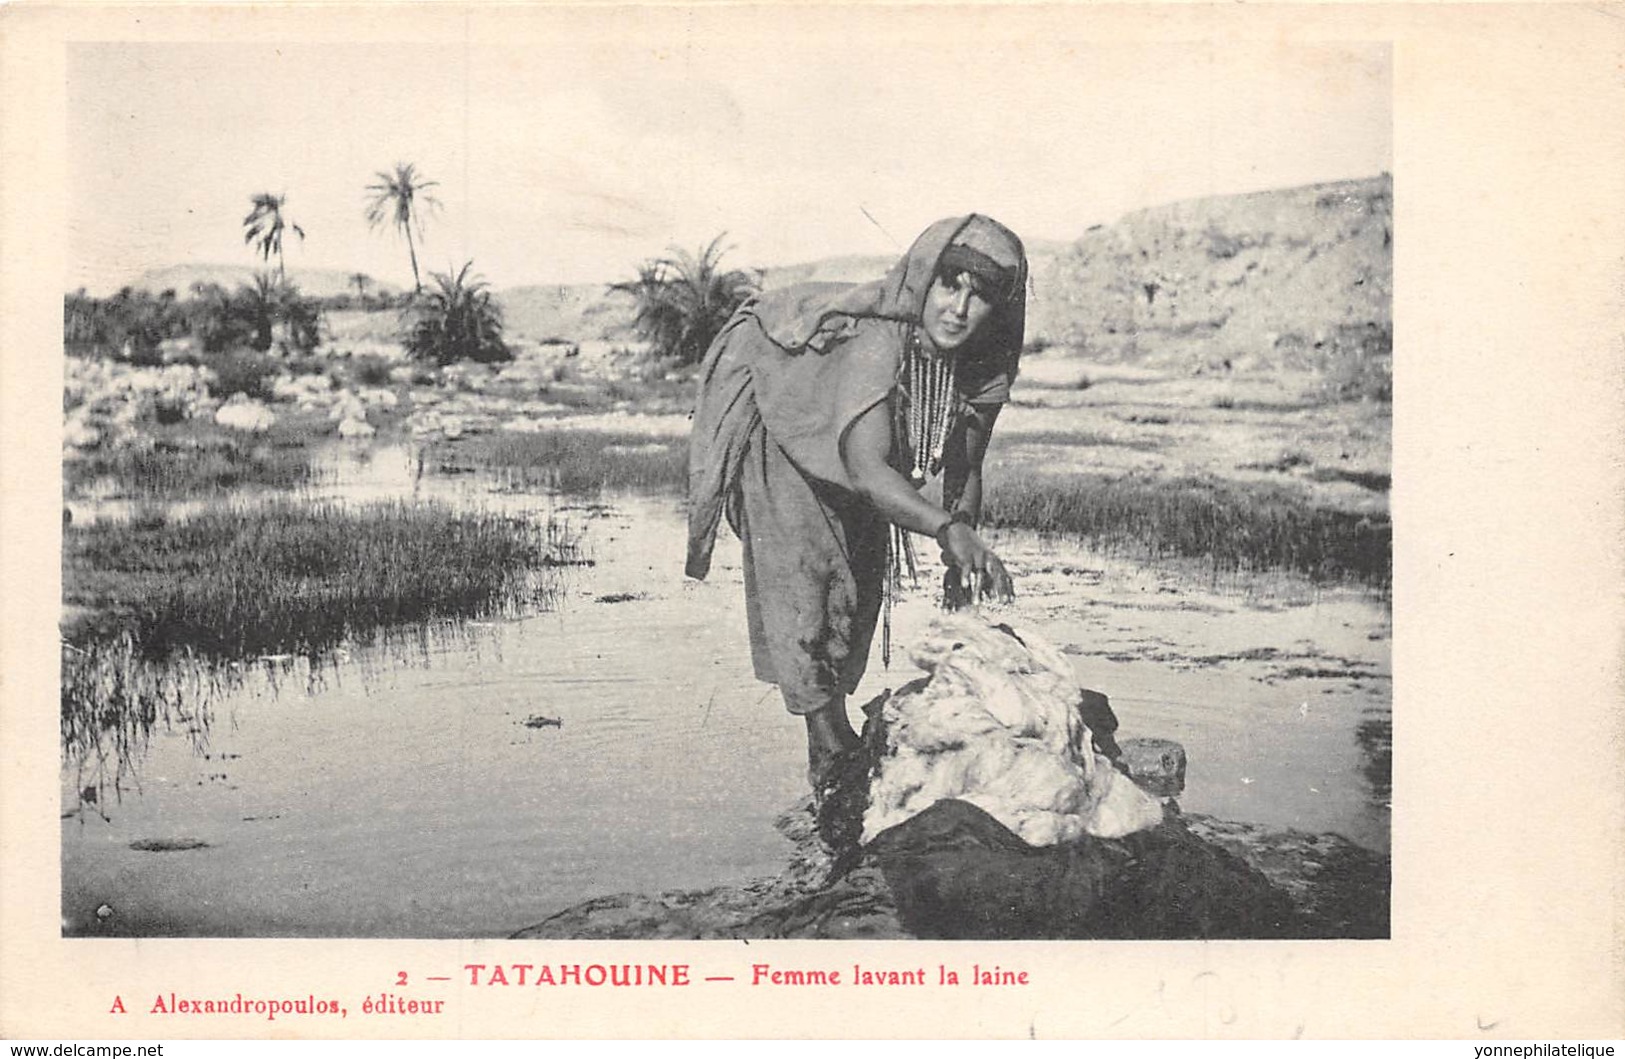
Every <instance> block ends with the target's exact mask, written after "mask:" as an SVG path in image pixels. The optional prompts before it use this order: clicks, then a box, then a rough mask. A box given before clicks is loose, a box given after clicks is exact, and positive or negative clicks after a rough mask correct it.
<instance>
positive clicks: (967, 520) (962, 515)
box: [934, 511, 976, 551]
mask: <svg viewBox="0 0 1625 1059" xmlns="http://www.w3.org/2000/svg"><path fill="white" fill-rule="evenodd" d="M955 522H962V523H964V524H965V525H966V526H970V528H971V529H975V528H976V527H975V526H974V525H972V524H971V517H970V512H968V511H955V512H954V513H953V514H951V515H949V516H948V517H947V519H946V520H944V521H943V523H942V525H940V526H938V527H937V532H936V533H935V534H934V536H935V537H936V538H937V543H938V544H939V545H941V546H942V550H943V551H947V550H948V531H949V530H950V529H952V528H953V524H954V523H955Z"/></svg>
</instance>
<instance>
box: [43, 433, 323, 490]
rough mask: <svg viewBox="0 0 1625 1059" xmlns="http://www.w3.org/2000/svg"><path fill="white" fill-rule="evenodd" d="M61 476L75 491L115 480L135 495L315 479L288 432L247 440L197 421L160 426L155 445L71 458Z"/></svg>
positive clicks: (281, 485) (279, 485) (292, 484)
mask: <svg viewBox="0 0 1625 1059" xmlns="http://www.w3.org/2000/svg"><path fill="white" fill-rule="evenodd" d="M62 476H63V483H64V485H65V486H66V487H67V489H68V492H69V494H70V495H72V494H73V493H75V492H79V491H82V490H84V489H86V488H88V487H90V486H91V485H92V484H93V483H97V482H103V481H111V482H112V483H113V486H114V490H115V491H116V492H117V493H118V494H119V495H121V496H135V497H160V496H169V497H179V496H196V495H200V494H209V493H221V492H225V491H227V490H230V489H235V488H238V487H240V486H245V485H255V486H264V487H269V488H276V489H296V488H299V487H301V486H304V485H308V484H310V483H311V482H312V481H313V480H314V478H315V474H314V472H313V471H312V469H311V460H310V452H309V450H308V449H307V448H306V446H305V445H304V444H303V443H301V442H299V441H297V440H294V439H292V438H290V437H288V436H287V435H286V434H283V435H279V436H273V437H269V438H257V439H255V438H243V437H241V436H230V435H227V434H225V433H223V432H215V431H213V430H200V429H198V428H196V427H195V426H192V425H181V426H177V427H176V428H175V429H172V430H165V429H164V428H162V427H159V428H157V429H155V430H154V431H153V437H152V439H151V444H147V445H132V446H129V447H126V448H118V449H109V450H98V451H96V452H92V453H90V454H88V455H85V456H83V457H80V458H78V459H73V460H66V461H64V462H63V465H62Z"/></svg>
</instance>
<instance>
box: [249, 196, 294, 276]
mask: <svg viewBox="0 0 1625 1059" xmlns="http://www.w3.org/2000/svg"><path fill="white" fill-rule="evenodd" d="M249 201H250V202H252V203H253V204H254V208H253V209H252V210H250V211H249V214H248V216H247V217H244V218H243V229H244V231H243V242H245V243H254V244H255V245H256V246H257V248H258V249H259V252H260V257H261V258H263V259H264V260H265V261H266V262H267V263H269V262H270V260H271V255H272V254H275V255H276V261H277V275H279V276H280V277H281V278H282V281H283V282H284V283H286V282H287V279H288V268H287V263H286V262H285V261H284V260H283V258H282V234H283V232H285V231H292V232H293V234H294V235H297V236H298V237H299V238H301V239H303V238H304V237H305V230H304V229H303V228H301V227H299V226H298V225H297V224H294V223H293V222H292V221H290V220H288V219H287V218H286V217H284V216H283V215H282V207H283V206H284V205H285V204H286V203H287V201H288V196H287V195H286V194H283V195H273V194H271V193H270V192H269V191H262V192H260V193H259V194H257V195H252V196H250V197H249Z"/></svg>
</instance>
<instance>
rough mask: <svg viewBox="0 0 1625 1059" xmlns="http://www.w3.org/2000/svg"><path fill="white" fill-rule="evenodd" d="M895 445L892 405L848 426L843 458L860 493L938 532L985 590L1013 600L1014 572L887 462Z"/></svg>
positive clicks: (951, 556) (900, 520) (888, 512)
mask: <svg viewBox="0 0 1625 1059" xmlns="http://www.w3.org/2000/svg"><path fill="white" fill-rule="evenodd" d="M891 443H892V435H891V409H890V407H889V406H888V405H886V404H885V403H884V402H883V403H881V404H878V405H875V406H874V407H873V408H871V409H869V410H868V411H867V412H864V413H863V414H862V415H861V416H859V417H858V418H857V420H856V421H855V422H854V423H853V424H852V426H851V427H850V428H849V429H848V430H847V432H846V436H845V438H844V439H843V440H842V443H841V458H842V460H843V461H844V462H845V464H846V469H847V473H848V474H849V475H851V476H852V481H853V484H854V485H855V486H856V487H857V490H858V492H859V493H860V494H861V495H862V496H863V497H864V499H866V500H868V501H869V503H871V504H873V505H874V507H875V509H876V510H877V511H879V512H880V514H881V515H883V516H884V517H885V518H886V519H887V520H888V521H890V522H892V523H893V524H894V525H898V526H902V527H903V528H904V529H909V530H913V531H914V532H916V533H924V534H927V535H933V536H935V537H936V538H937V543H939V544H941V545H942V550H943V553H944V555H945V556H946V557H947V559H948V561H949V563H950V564H952V565H953V566H957V567H959V568H960V569H961V570H964V571H966V572H967V573H969V574H971V575H972V576H973V577H974V578H976V580H977V583H978V584H979V585H980V586H981V588H982V591H983V592H984V593H985V594H991V595H993V596H994V597H995V598H998V599H1001V600H1009V599H1011V598H1013V597H1014V595H1015V591H1014V587H1013V586H1012V584H1011V582H1010V575H1009V574H1008V573H1006V572H1005V569H1004V564H1003V563H1002V562H1001V561H1000V560H999V557H998V556H997V555H995V554H993V549H991V548H989V547H988V546H987V545H986V544H985V543H983V541H982V538H981V537H979V536H977V534H976V531H975V530H974V529H972V528H971V527H970V526H968V525H966V524H965V523H964V522H960V521H950V520H949V514H948V512H946V511H943V510H941V509H940V508H938V507H937V506H936V505H935V504H933V503H931V502H930V501H929V500H926V499H925V498H924V497H922V496H920V494H919V492H918V491H917V490H916V489H915V488H914V486H913V485H911V484H910V483H909V481H908V479H907V478H904V477H903V476H902V474H901V473H899V472H898V471H897V470H896V468H894V467H892V465H891V464H890V463H889V462H887V459H888V457H889V456H890V455H891ZM985 446H986V443H985V442H984V443H983V447H984V448H985ZM979 489H980V486H979V485H978V490H979Z"/></svg>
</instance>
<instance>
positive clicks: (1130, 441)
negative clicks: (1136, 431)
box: [999, 430, 1167, 452]
mask: <svg viewBox="0 0 1625 1059" xmlns="http://www.w3.org/2000/svg"><path fill="white" fill-rule="evenodd" d="M999 441H1000V444H1001V446H1002V447H1005V448H1010V447H1015V446H1022V445H1044V446H1053V447H1057V448H1097V447H1108V448H1124V449H1140V450H1142V451H1146V452H1153V451H1155V450H1157V449H1161V448H1164V447H1166V444H1167V442H1166V441H1165V440H1164V439H1162V438H1154V437H1146V436H1143V435H1142V436H1140V437H1123V436H1120V435H1118V434H1115V433H1102V432H1101V431H1098V430H1033V431H1025V432H1021V433H1017V432H1014V431H1011V432H1009V433H1006V434H1004V435H1003V436H1002V437H1001V438H1000V439H999Z"/></svg>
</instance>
